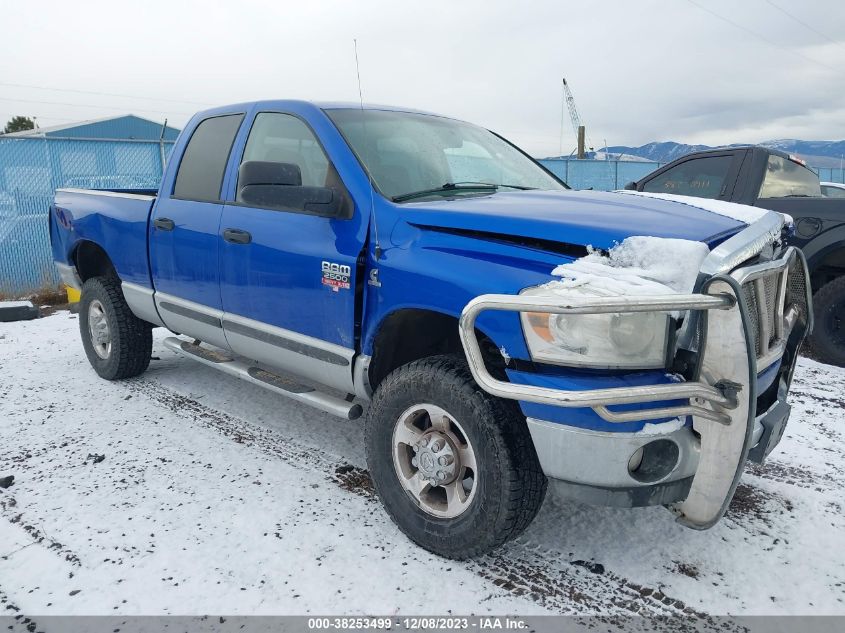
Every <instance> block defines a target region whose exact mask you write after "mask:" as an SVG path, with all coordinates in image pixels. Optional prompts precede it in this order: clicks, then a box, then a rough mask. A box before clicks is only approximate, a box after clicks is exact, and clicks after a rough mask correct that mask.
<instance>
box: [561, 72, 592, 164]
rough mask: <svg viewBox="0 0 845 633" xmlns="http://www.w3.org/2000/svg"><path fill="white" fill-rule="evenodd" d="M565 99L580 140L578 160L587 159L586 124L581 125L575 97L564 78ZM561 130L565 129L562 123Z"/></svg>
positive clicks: (576, 134) (573, 126) (574, 129)
mask: <svg viewBox="0 0 845 633" xmlns="http://www.w3.org/2000/svg"><path fill="white" fill-rule="evenodd" d="M563 99H564V101H566V107H567V108H569V118H570V120H571V121H572V129H573V131H574V132H575V136H576V138H577V139H578V158H585V157H586V153H585V151H584V150H585V148H584V137H585V134H586V133H585V128H584V124H583V123H581V117H580V115H579V114H578V108H576V107H575V97H573V96H572V90H570V89H569V84H568V83H566V77H564V78H563ZM561 119H563V112H561ZM561 128H563V122H562V121H561ZM562 143H563V131H562V130H561V144H562ZM561 153H563V147H562V146H561Z"/></svg>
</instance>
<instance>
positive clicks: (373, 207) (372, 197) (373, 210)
mask: <svg viewBox="0 0 845 633" xmlns="http://www.w3.org/2000/svg"><path fill="white" fill-rule="evenodd" d="M352 44H353V46H354V47H355V73H356V74H357V75H358V103H359V104H360V105H361V125H363V127H364V147H365V148H366V151H367V152H368V153H369V150H370V148H369V145H368V143H367V140H368V139H367V121H366V117H365V115H364V94H363V92H362V91H361V65H360V64H359V63H358V40H357V39H353V40H352ZM364 171H366V172H367V178H368V180H369V183H370V221H371V222H372V223H373V237H375V240H376V248H375V254H376V260H378V259H380V258H381V242H379V239H378V222H377V221H376V194H375V192H374V186H373V175H372V174H371V173H370V168H369V167H368V166H367V165H366V164H365V165H364Z"/></svg>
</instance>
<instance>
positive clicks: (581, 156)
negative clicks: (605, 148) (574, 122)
mask: <svg viewBox="0 0 845 633" xmlns="http://www.w3.org/2000/svg"><path fill="white" fill-rule="evenodd" d="M585 135H586V129H585V128H584V126H583V125H579V126H578V154H577V157H578V158H579V159H584V158H586V157H587V153H586V151H585V147H584V136H585Z"/></svg>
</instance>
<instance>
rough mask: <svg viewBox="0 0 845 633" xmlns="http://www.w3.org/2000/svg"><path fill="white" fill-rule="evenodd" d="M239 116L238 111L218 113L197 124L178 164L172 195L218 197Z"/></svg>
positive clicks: (202, 197) (205, 198)
mask: <svg viewBox="0 0 845 633" xmlns="http://www.w3.org/2000/svg"><path fill="white" fill-rule="evenodd" d="M243 118H244V117H243V115H242V114H231V115H227V116H218V117H214V118H211V119H206V120H205V121H203V122H202V123H200V124H199V125H198V126H197V129H196V130H194V133H193V134H192V135H191V140H190V141H188V146H187V147H186V148H185V153H184V154H183V155H182V162H181V163H180V164H179V171H178V173H177V174H176V185H175V186H174V187H173V195H174V196H176V197H177V198H185V199H188V200H208V201H215V200H219V199H220V187H221V185H222V184H223V172H224V171H226V163H227V161H228V160H229V151H230V150H231V149H232V143H233V142H234V140H235V134H237V133H238V128H239V127H240V125H241V121H242V120H243Z"/></svg>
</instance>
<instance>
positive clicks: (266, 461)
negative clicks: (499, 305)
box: [0, 312, 845, 626]
mask: <svg viewBox="0 0 845 633" xmlns="http://www.w3.org/2000/svg"><path fill="white" fill-rule="evenodd" d="M77 324H78V322H77V320H76V317H75V316H74V315H71V314H69V313H67V312H59V313H57V314H55V315H53V316H51V317H48V318H44V319H39V320H36V321H30V322H22V323H4V324H0V477H2V476H5V475H14V476H15V481H14V484H13V485H12V486H11V487H9V488H8V489H5V490H2V489H0V602H2V604H0V609H2V610H4V613H9V612H15V610H16V609H19V610H20V612H22V613H27V614H36V615H37V614H43V615H51V614H202V613H214V614H217V613H225V614H252V613H258V614H294V613H296V614H304V613H321V614H324V613H343V614H353V613H357V614H364V613H367V614H399V615H401V614H424V613H431V614H446V613H449V612H451V613H456V614H469V613H473V614H485V613H513V614H521V615H530V614H544V613H564V614H597V613H598V614H630V613H632V612H633V613H642V614H647V615H677V614H681V613H685V614H687V615H690V616H693V617H695V618H701V620H702V622H703V623H705V624H706V623H707V622H708V621H709V615H711V614H816V615H818V614H845V602H843V597H845V548H843V544H845V512H843V504H845V495H844V494H843V492H844V491H845V457H843V440H845V430H843V414H844V413H845V370H841V369H836V368H833V367H829V366H826V365H821V364H818V363H815V362H813V361H810V360H805V359H804V360H802V361H801V363H800V365H799V368H798V371H797V374H796V382H795V386H794V392H793V397H792V402H793V404H794V407H795V408H794V413H793V418H792V421H791V422H790V425H789V427H788V429H787V432H786V438H785V439H784V441H783V442H782V443H781V445H780V446H779V447H778V449H777V450H776V452H775V453H774V454H773V456H772V459H771V460H770V461H769V462H768V463H767V464H766V466H764V467H756V466H754V467H751V468H750V469H749V471H748V472H747V473H746V474H745V475H744V477H743V482H742V484H741V486H740V489H739V491H738V493H737V497H736V499H735V501H734V503H733V505H732V507H731V510H730V512H729V514H728V516H727V517H726V518H725V520H723V521H722V522H721V523H720V524H719V525H718V526H717V527H715V528H714V529H712V530H709V531H707V532H695V531H692V530H688V529H685V528H682V527H680V526H679V525H677V524H676V523H674V522H673V519H672V517H671V516H670V514H669V513H668V512H666V511H665V510H663V509H662V508H646V509H637V510H619V509H601V508H591V507H587V506H583V505H579V504H575V503H571V502H568V501H566V500H563V499H559V498H555V497H550V498H549V499H547V501H546V504H545V506H544V507H543V509H542V511H541V513H540V515H539V517H538V518H537V520H536V521H535V523H534V524H533V525H532V526H531V527H530V528H529V530H528V531H527V532H526V533H525V535H524V536H523V537H521V538H520V539H519V540H518V541H517V542H515V543H512V544H509V545H508V546H506V547H504V548H503V549H501V550H500V551H498V552H496V553H494V554H491V555H488V556H486V557H484V558H482V559H480V560H477V561H472V562H465V563H457V562H453V561H447V560H443V559H439V558H437V557H435V556H433V555H431V554H429V553H427V552H425V551H423V550H421V549H419V548H417V547H415V546H414V545H413V544H411V543H410V542H409V541H408V540H407V539H405V537H404V536H403V535H402V534H401V533H400V532H399V531H398V530H397V529H396V528H395V527H394V526H393V524H392V523H391V522H390V520H389V519H388V518H387V516H386V514H385V513H384V511H383V510H382V509H381V507H380V505H379V503H378V502H377V501H376V500H375V499H374V497H373V494H372V489H371V487H370V484H369V479H368V477H367V473H366V471H365V470H364V468H365V464H364V458H363V442H362V438H361V431H360V428H361V427H360V425H359V424H358V423H354V422H351V423H350V422H344V421H341V420H338V419H335V418H332V417H329V416H328V415H324V414H322V413H320V412H315V411H314V410H311V409H309V408H307V407H304V406H300V405H298V404H296V403H293V402H290V401H287V400H285V399H283V398H281V397H278V396H276V395H273V394H270V393H268V392H265V391H263V390H261V389H260V388H258V387H255V386H252V385H248V384H244V383H242V382H239V381H236V380H234V379H231V378H227V377H225V376H221V375H218V374H217V373H215V372H214V371H213V370H212V369H208V368H205V367H203V366H200V365H199V364H196V363H194V362H193V361H191V360H189V359H183V358H180V357H177V356H175V355H173V354H172V353H170V352H169V351H168V350H166V349H165V348H164V347H163V346H162V344H161V340H162V338H163V337H164V336H165V332H163V331H161V330H156V341H155V345H154V356H155V357H156V360H153V362H152V364H151V367H150V369H149V371H148V372H147V373H146V374H144V375H143V376H141V377H140V378H138V379H134V380H129V381H124V382H114V383H110V382H106V381H103V380H100V379H99V378H97V376H96V375H95V374H94V372H93V370H92V369H91V368H90V367H89V365H88V363H87V361H86V359H85V355H84V353H83V351H82V345H81V343H80V341H79V335H78V330H77ZM98 456H103V457H104V459H102V460H101V459H100V458H99V457H98ZM714 626H715V625H714Z"/></svg>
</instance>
